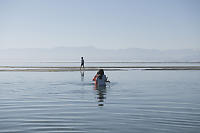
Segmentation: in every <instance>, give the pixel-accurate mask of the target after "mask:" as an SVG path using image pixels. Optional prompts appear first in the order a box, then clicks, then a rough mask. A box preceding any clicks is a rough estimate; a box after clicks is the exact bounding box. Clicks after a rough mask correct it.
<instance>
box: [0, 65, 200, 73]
mask: <svg viewBox="0 0 200 133" xmlns="http://www.w3.org/2000/svg"><path fill="white" fill-rule="evenodd" d="M98 69H104V70H105V71H127V70H200V66H104V67H103V66H101V67H85V68H84V69H81V70H84V71H97V70H98ZM0 71H1V72H5V71H21V72H64V71H80V67H34V66H0Z"/></svg>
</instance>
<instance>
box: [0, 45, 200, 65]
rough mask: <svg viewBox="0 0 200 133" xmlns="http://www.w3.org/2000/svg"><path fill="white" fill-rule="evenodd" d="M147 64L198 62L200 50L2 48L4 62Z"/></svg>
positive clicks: (0, 51)
mask: <svg viewBox="0 0 200 133" xmlns="http://www.w3.org/2000/svg"><path fill="white" fill-rule="evenodd" d="M81 56H83V57H84V58H85V61H86V62H87V61H130V62H131V61H133V62H134V61H144V62H151V61H152V62H156V61H161V62H170V61H171V62H199V61H200V50H192V49H182V50H156V49H141V48H129V49H118V50H116V49H99V48H95V47H89V46H88V47H55V48H24V49H0V60H1V61H55V62H56V61H58V62H59V61H80V57H81Z"/></svg>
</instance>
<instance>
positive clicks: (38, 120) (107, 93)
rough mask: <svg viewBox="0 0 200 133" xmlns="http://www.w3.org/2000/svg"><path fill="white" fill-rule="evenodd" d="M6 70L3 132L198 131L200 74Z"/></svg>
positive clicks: (1, 92)
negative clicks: (98, 80)
mask: <svg viewBox="0 0 200 133" xmlns="http://www.w3.org/2000/svg"><path fill="white" fill-rule="evenodd" d="M95 73H96V72H94V71H90V72H88V71H85V72H79V71H76V72H1V73H0V132H1V133H36V132H40V133H53V132H55V133H67V132H73V133H74V132H75V133H79V132H80V133H82V132H89V133H146V132H148V133H198V132H199V130H200V71H194V70H188V71H181V70H180V71H144V70H143V71H141V70H132V71H106V72H105V73H106V75H107V76H108V77H109V79H110V81H111V83H110V84H107V87H106V88H100V89H99V88H95V86H94V84H93V82H92V81H91V80H92V78H93V76H94V75H95Z"/></svg>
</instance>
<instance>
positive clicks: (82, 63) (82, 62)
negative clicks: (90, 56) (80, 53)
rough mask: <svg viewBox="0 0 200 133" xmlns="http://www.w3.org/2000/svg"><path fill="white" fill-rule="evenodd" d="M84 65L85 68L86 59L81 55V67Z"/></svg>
mask: <svg viewBox="0 0 200 133" xmlns="http://www.w3.org/2000/svg"><path fill="white" fill-rule="evenodd" d="M82 67H83V68H84V59H83V57H81V67H80V69H81V68H82Z"/></svg>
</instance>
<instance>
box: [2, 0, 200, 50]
mask: <svg viewBox="0 0 200 133" xmlns="http://www.w3.org/2000/svg"><path fill="white" fill-rule="evenodd" d="M58 46H66V47H73V46H75V47H79V46H94V47H97V48H109V49H112V48H117V49H118V48H130V47H136V48H148V49H149V48H150V49H151V48H152V49H154V48H156V49H183V48H191V49H200V0H0V48H40V47H41V48H51V47H58Z"/></svg>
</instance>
